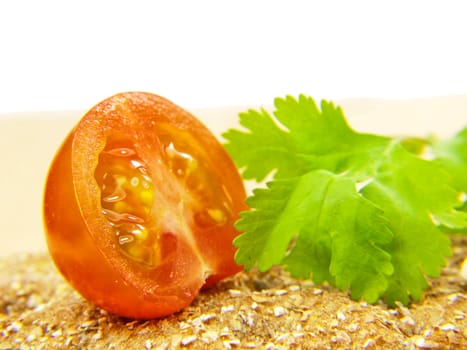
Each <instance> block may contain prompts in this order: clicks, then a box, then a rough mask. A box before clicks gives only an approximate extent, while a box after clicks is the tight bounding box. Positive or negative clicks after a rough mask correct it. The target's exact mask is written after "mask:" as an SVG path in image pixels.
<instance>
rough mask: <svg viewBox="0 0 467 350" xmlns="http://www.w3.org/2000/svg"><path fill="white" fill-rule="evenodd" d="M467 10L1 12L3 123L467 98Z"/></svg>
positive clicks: (395, 6)
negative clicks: (55, 114)
mask: <svg viewBox="0 0 467 350" xmlns="http://www.w3.org/2000/svg"><path fill="white" fill-rule="evenodd" d="M466 8H467V5H464V2H463V1H449V0H448V1H446V0H443V1H409V0H407V1H397V0H391V1H375V0H374V1H332V0H331V1H329V0H328V1H298V0H287V1H272V0H268V1H254V0H249V1H239V0H237V1H220V0H217V1H203V0H193V1H176V0H170V1H140V0H131V1H115V0H114V1H104V0H101V1H99V0H93V1H84V0H83V1H64V0H62V1H50V0H40V1H21V0H12V1H2V2H1V3H0V114H1V113H7V112H13V111H34V110H60V109H68V110H69V109H80V110H82V109H87V108H90V107H91V106H92V105H94V104H95V103H97V102H98V101H100V100H102V99H103V98H105V97H108V96H110V95H113V94H114V93H117V92H120V91H125V90H146V91H151V92H154V93H157V94H160V95H163V96H165V97H167V98H169V99H170V100H172V101H174V102H176V103H177V104H179V105H182V106H183V107H186V108H199V107H218V106H226V105H228V106H231V105H246V104H253V105H257V104H263V103H265V104H268V103H271V102H272V100H273V98H274V97H275V96H283V95H285V94H293V95H296V94H298V93H305V94H308V95H312V96H314V97H315V98H326V99H331V100H335V99H342V98H348V97H381V98H413V97H426V96H436V95H448V94H458V93H466V92H467V51H466V46H467V45H466V37H467V10H466Z"/></svg>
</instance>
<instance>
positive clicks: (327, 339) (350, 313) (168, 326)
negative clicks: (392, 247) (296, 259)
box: [0, 236, 467, 350]
mask: <svg viewBox="0 0 467 350" xmlns="http://www.w3.org/2000/svg"><path fill="white" fill-rule="evenodd" d="M453 252H454V255H453V257H452V258H450V259H449V261H448V266H447V267H445V268H444V269H443V273H442V276H441V277H440V278H438V279H434V280H431V281H430V283H431V288H430V289H429V290H428V291H427V292H426V294H425V296H424V298H423V299H422V300H421V302H419V303H416V304H412V305H410V306H409V307H404V306H402V305H398V306H397V307H396V308H388V307H387V306H386V305H385V304H383V303H377V304H375V305H369V304H367V303H365V302H361V301H354V300H351V299H350V298H349V297H348V295H347V293H345V292H341V291H338V290H336V289H335V288H332V287H329V286H318V285H314V284H313V283H312V282H310V281H303V280H296V279H292V278H291V277H290V276H289V275H288V274H287V273H285V272H284V271H283V270H281V269H280V268H274V269H272V270H271V271H269V272H267V273H258V272H257V271H251V272H248V273H239V274H237V275H236V276H233V277H231V278H229V279H226V280H224V281H222V282H220V283H219V284H218V285H216V286H214V287H212V288H210V289H207V290H204V291H202V292H201V293H200V295H199V296H198V297H197V298H196V299H195V301H194V302H193V303H192V304H191V305H190V306H189V307H187V308H185V309H184V310H183V311H181V312H179V313H176V314H174V315H171V316H169V317H166V318H163V319H155V320H131V319H125V318H121V317H117V316H115V315H110V314H108V313H106V312H105V311H103V310H101V309H99V308H96V307H95V306H93V305H92V304H91V303H89V302H87V301H86V300H84V299H83V298H82V297H81V296H79V295H78V294H77V293H76V292H75V291H74V290H73V289H72V288H71V287H70V286H69V285H68V284H67V283H66V282H65V281H64V280H63V279H62V277H61V276H60V275H59V273H58V272H57V270H56V269H55V267H54V265H53V263H52V261H51V260H50V258H49V256H48V255H47V254H45V253H44V254H36V255H15V256H11V257H9V258H5V259H3V260H0V349H54V348H57V349H63V348H67V349H109V350H110V349H143V350H144V349H146V350H149V349H174V348H188V349H465V348H467V294H466V291H467V281H466V280H465V279H463V278H462V277H461V275H460V273H459V270H460V265H461V263H462V261H463V260H464V259H465V258H466V256H467V238H465V237H460V236H456V237H453Z"/></svg>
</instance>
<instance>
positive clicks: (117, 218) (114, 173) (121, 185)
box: [95, 146, 159, 266]
mask: <svg viewBox="0 0 467 350" xmlns="http://www.w3.org/2000/svg"><path fill="white" fill-rule="evenodd" d="M95 178H96V181H97V183H98V185H99V187H100V189H101V207H102V214H103V216H104V217H105V218H106V219H107V221H108V223H109V225H110V226H111V227H112V228H113V231H114V235H115V240H116V242H117V243H118V246H119V247H120V249H121V250H122V252H123V253H124V254H125V255H126V256H128V257H130V258H131V259H133V260H135V261H137V262H140V263H142V264H144V265H148V266H155V265H156V264H157V261H158V258H159V249H158V247H157V244H156V243H155V239H154V238H153V239H151V237H150V235H149V229H148V226H147V225H148V222H149V214H150V212H151V208H152V204H153V201H154V186H153V183H152V180H151V178H150V176H149V175H148V171H147V169H146V166H145V164H144V162H143V161H142V160H141V159H140V158H138V156H137V153H136V151H135V150H134V149H132V148H130V147H112V146H108V147H106V148H105V149H104V150H103V151H102V152H101V154H100V156H99V163H98V166H97V168H96V172H95Z"/></svg>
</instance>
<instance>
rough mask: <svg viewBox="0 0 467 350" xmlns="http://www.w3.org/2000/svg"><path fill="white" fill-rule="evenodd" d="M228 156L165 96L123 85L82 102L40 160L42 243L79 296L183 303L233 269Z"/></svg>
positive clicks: (239, 196)
mask: <svg viewBox="0 0 467 350" xmlns="http://www.w3.org/2000/svg"><path fill="white" fill-rule="evenodd" d="M245 197H246V194H245V189H244V186H243V182H242V180H241V178H240V176H239V174H238V171H237V169H236V167H235V166H234V164H233V162H232V160H231V159H230V157H229V156H228V154H227V153H226V151H225V150H224V148H223V147H222V146H221V145H220V143H219V142H218V141H217V139H216V138H215V137H214V136H213V135H212V134H211V133H210V131H209V130H208V129H207V128H206V127H205V126H204V125H203V124H202V123H201V122H200V121H198V120H197V119H196V118H195V117H194V116H192V115H191V114H190V113H188V112H186V111H185V110H183V109H182V108H180V107H178V106H176V105H174V104H173V103H172V102H170V101H168V100H166V99H164V98H162V97H160V96H157V95H154V94H150V93H143V92H128V93H121V94H117V95H115V96H112V97H110V98H108V99H106V100H104V101H102V102H101V103H99V104H97V105H96V106H95V107H93V108H92V109H91V110H90V111H89V112H88V113H87V114H86V115H84V117H83V118H82V119H81V121H80V122H79V123H78V125H77V126H76V127H75V128H74V130H72V132H71V133H70V134H69V136H68V137H67V139H66V140H65V141H64V143H63V145H62V146H61V148H60V149H59V151H58V153H57V154H56V156H55V158H54V160H53V162H52V165H51V167H50V170H49V174H48V178H47V182H46V188H45V196H44V221H45V228H46V236H47V243H48V247H49V251H50V253H51V255H52V257H53V259H54V261H55V264H56V266H57V267H58V269H59V270H60V271H61V273H62V274H63V275H64V277H65V278H66V279H67V280H68V281H69V282H70V283H71V284H72V285H73V286H74V287H75V289H76V290H77V291H78V292H80V293H81V294H82V295H83V296H84V297H85V298H86V299H88V300H90V301H92V302H93V303H95V304H96V305H98V306H100V307H102V308H103V309H105V310H107V311H109V312H111V313H115V314H118V315H121V316H127V317H134V318H154V317H161V316H164V315H168V314H171V313H173V312H175V311H177V310H180V309H182V308H183V307H185V306H187V305H188V304H189V303H191V301H192V300H193V299H194V298H195V296H196V295H197V293H198V292H199V290H200V289H201V288H202V287H203V286H207V285H210V284H212V283H215V282H216V281H218V280H219V279H221V278H223V277H226V276H228V275H231V274H234V273H235V272H237V271H239V270H240V269H241V268H240V267H239V266H237V265H236V264H235V262H234V252H235V251H234V247H233V245H232V240H233V238H234V237H235V236H236V235H237V234H238V232H237V231H236V230H235V229H234V222H235V221H236V220H237V219H238V213H239V212H240V211H242V210H245V209H246V204H245Z"/></svg>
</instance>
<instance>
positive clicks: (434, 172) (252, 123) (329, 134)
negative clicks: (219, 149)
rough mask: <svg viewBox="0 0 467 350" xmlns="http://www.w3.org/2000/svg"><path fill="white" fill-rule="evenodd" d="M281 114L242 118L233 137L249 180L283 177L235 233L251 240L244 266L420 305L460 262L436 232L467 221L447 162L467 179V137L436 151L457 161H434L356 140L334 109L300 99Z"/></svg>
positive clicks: (242, 244)
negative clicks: (434, 280) (453, 261)
mask: <svg viewBox="0 0 467 350" xmlns="http://www.w3.org/2000/svg"><path fill="white" fill-rule="evenodd" d="M274 105H275V107H276V109H275V111H274V113H273V115H271V114H270V113H268V112H267V111H266V110H264V109H262V110H261V111H254V110H249V111H248V112H245V113H242V114H241V115H240V124H241V125H242V126H243V127H245V130H229V131H227V132H226V133H225V134H224V135H223V136H224V138H225V139H226V140H227V143H226V145H225V146H226V148H227V150H228V151H229V153H230V154H231V156H232V158H233V159H234V161H235V162H236V163H237V166H238V167H239V168H240V169H242V170H243V176H244V177H245V178H247V179H255V180H257V181H261V180H263V179H264V178H265V177H266V176H268V175H269V174H271V173H273V174H274V180H273V181H271V182H269V183H268V184H267V187H266V188H259V189H256V190H254V192H253V195H252V196H251V197H249V198H248V200H247V202H248V204H249V206H250V208H251V210H250V211H247V212H243V213H242V214H241V218H240V220H239V221H238V222H237V224H236V227H237V228H238V229H239V230H240V231H242V232H243V233H242V234H241V235H240V236H238V237H237V238H236V239H235V240H234V245H235V246H236V247H237V248H238V250H237V254H236V261H237V263H239V264H243V265H245V268H246V269H250V268H252V267H253V266H255V265H257V266H258V268H259V269H260V270H261V271H265V270H267V269H269V268H270V267H271V266H273V265H278V264H282V265H284V266H285V268H286V269H287V270H288V271H290V273H291V274H292V275H293V276H296V277H303V278H308V277H311V278H312V279H313V280H314V281H315V282H316V283H322V282H324V281H328V282H329V283H330V284H332V285H335V286H336V287H338V288H340V289H342V290H346V289H349V290H350V292H351V294H352V296H353V297H354V298H356V299H358V298H362V297H363V298H364V299H366V300H367V301H369V302H375V301H376V300H377V299H379V298H380V297H383V298H385V300H386V301H387V302H388V303H389V304H391V305H393V304H394V303H395V302H396V301H401V302H402V303H404V304H407V303H408V302H410V301H411V300H419V299H420V297H421V295H422V292H423V290H424V289H425V288H427V286H428V284H427V281H426V276H438V275H439V273H440V267H441V266H443V265H444V263H445V262H444V259H445V257H447V256H449V255H450V253H451V252H450V241H449V239H448V238H447V237H446V236H445V235H444V234H443V232H442V231H441V230H440V227H439V226H437V224H438V223H442V224H445V223H448V224H449V225H451V226H462V225H464V222H465V216H464V214H465V213H464V212H462V211H460V210H459V192H460V191H463V190H464V189H463V187H462V186H463V185H459V184H461V182H460V181H459V182H456V183H455V184H454V183H453V180H452V178H451V176H450V175H449V173H448V172H447V171H446V169H445V168H446V167H445V164H442V163H443V161H441V159H444V162H447V163H446V164H448V163H449V165H450V166H452V168H454V169H455V170H456V171H457V172H458V174H461V173H464V174H465V168H464V167H465V164H466V160H465V158H460V160H459V157H464V156H465V148H464V146H465V144H464V143H463V142H464V141H465V138H464V136H463V134H461V136H459V138H458V139H455V140H454V141H452V142H451V143H446V144H440V145H439V148H437V151H438V152H441V153H442V152H443V151H442V150H444V152H446V153H447V154H448V155H449V157H447V156H446V157H444V158H441V157H439V159H440V160H439V161H428V160H425V159H422V158H421V157H420V156H418V155H416V154H414V153H411V151H410V150H408V149H407V142H406V144H404V141H403V140H399V139H395V138H390V137H383V136H378V135H371V134H364V133H359V132H356V131H354V130H353V129H351V128H350V127H349V126H348V124H347V122H346V120H345V117H344V115H343V112H342V110H341V108H339V107H335V106H334V105H333V104H332V103H329V102H326V101H322V102H321V105H320V107H321V108H320V109H319V108H318V107H317V106H316V104H315V102H314V100H313V99H312V98H310V97H306V96H303V95H300V96H299V97H298V99H294V98H293V97H290V96H287V97H286V98H284V99H275V101H274ZM424 143H425V141H423V142H419V141H417V142H415V143H414V144H413V145H412V146H413V147H412V148H413V149H416V150H419V149H420V148H421V147H422V146H423V145H424ZM446 149H447V151H446ZM453 149H454V150H456V151H459V152H458V153H459V154H460V155H461V156H459V154H457V153H455V152H453ZM453 153H455V154H456V156H455V157H454V158H453V156H452V154H453ZM457 185H459V186H460V187H458V186H457ZM466 226H467V225H466Z"/></svg>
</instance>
